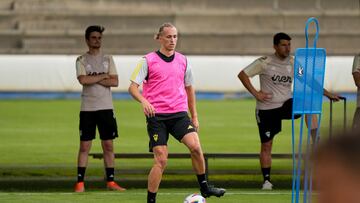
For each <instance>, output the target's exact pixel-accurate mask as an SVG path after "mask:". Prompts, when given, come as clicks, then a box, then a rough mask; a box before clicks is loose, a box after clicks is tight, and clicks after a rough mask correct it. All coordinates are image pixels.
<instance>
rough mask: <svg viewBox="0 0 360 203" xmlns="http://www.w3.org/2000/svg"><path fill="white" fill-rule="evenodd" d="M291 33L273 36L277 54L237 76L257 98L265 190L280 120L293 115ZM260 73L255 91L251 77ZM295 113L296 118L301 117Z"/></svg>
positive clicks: (314, 126)
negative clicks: (273, 144)
mask: <svg viewBox="0 0 360 203" xmlns="http://www.w3.org/2000/svg"><path fill="white" fill-rule="evenodd" d="M290 40H291V38H290V36H289V35H287V34H285V33H277V34H275V35H274V39H273V44H274V49H275V53H274V54H272V55H269V56H263V57H260V58H258V59H256V60H255V61H254V62H253V63H251V64H250V65H248V66H247V67H246V68H245V69H244V70H242V71H241V72H240V73H239V75H238V77H239V79H240V81H241V82H242V84H243V85H244V86H245V88H246V89H247V90H248V91H249V92H250V93H251V94H252V95H253V96H254V97H255V98H256V120H257V124H258V128H259V133H260V140H261V150H260V165H261V170H262V173H263V177H264V183H263V189H272V183H271V182H270V170H271V150H272V142H273V138H274V136H275V135H276V134H277V133H279V132H280V131H281V121H282V120H283V119H291V117H292V90H291V87H292V81H293V75H294V73H293V71H294V70H293V67H294V66H293V63H294V62H293V61H294V59H293V57H292V56H290V50H291V46H290ZM256 75H259V78H260V90H256V89H255V88H254V86H253V85H252V83H251V81H250V77H254V76H256ZM324 95H325V96H327V97H328V98H329V99H332V100H335V101H337V100H339V97H338V96H337V95H334V94H331V93H329V92H328V91H327V90H325V89H324ZM299 117H300V115H296V116H295V118H299ZM310 128H311V134H312V137H313V138H314V137H316V131H317V118H316V116H312V118H311V127H310Z"/></svg>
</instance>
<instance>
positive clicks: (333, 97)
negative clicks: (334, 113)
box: [326, 93, 340, 102]
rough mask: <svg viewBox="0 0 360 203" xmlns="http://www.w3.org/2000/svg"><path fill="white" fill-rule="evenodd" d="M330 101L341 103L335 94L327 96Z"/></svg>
mask: <svg viewBox="0 0 360 203" xmlns="http://www.w3.org/2000/svg"><path fill="white" fill-rule="evenodd" d="M326 96H327V98H328V99H330V100H332V101H335V102H337V101H340V97H339V95H337V94H333V93H329V94H328V95H326Z"/></svg>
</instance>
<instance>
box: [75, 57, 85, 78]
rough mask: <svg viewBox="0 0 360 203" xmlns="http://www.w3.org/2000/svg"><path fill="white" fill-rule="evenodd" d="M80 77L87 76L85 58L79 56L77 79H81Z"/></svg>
mask: <svg viewBox="0 0 360 203" xmlns="http://www.w3.org/2000/svg"><path fill="white" fill-rule="evenodd" d="M80 75H86V70H85V65H84V57H83V56H79V57H78V58H77V59H76V77H79V76H80Z"/></svg>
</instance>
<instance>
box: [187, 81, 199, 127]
mask: <svg viewBox="0 0 360 203" xmlns="http://www.w3.org/2000/svg"><path fill="white" fill-rule="evenodd" d="M185 90H186V94H187V98H188V106H189V111H190V115H191V120H192V123H193V124H194V127H195V128H196V130H199V120H198V115H197V110H196V97H195V89H194V87H193V86H192V85H190V86H187V87H185Z"/></svg>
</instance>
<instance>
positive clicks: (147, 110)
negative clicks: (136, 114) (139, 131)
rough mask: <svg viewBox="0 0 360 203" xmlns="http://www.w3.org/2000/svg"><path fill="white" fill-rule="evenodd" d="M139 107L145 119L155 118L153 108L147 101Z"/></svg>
mask: <svg viewBox="0 0 360 203" xmlns="http://www.w3.org/2000/svg"><path fill="white" fill-rule="evenodd" d="M141 105H142V107H143V111H144V114H145V115H146V116H147V117H154V116H155V113H156V112H155V108H154V107H153V105H151V104H150V103H149V102H148V101H147V100H145V101H143V102H141Z"/></svg>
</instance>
